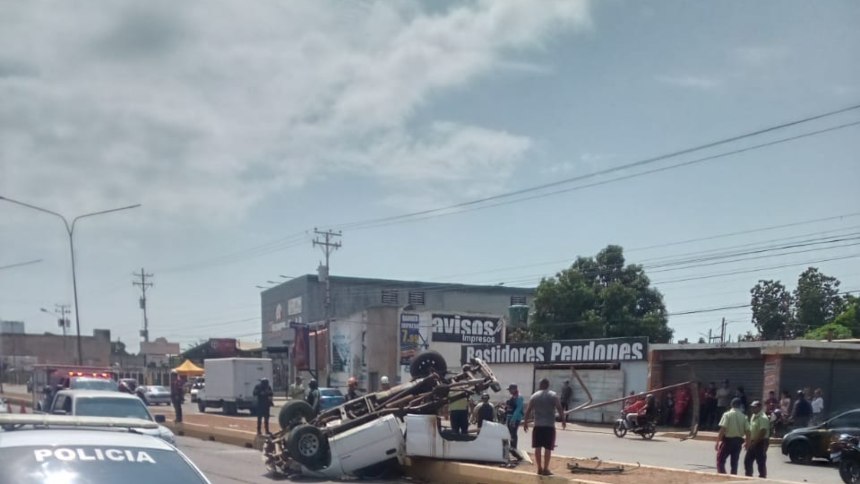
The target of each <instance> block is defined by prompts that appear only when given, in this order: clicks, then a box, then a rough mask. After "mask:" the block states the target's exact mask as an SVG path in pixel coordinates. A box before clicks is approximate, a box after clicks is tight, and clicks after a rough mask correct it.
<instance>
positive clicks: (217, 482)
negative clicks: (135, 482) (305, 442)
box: [176, 437, 410, 484]
mask: <svg viewBox="0 0 860 484" xmlns="http://www.w3.org/2000/svg"><path fill="white" fill-rule="evenodd" d="M176 446H177V447H179V449H180V450H181V451H182V452H184V453H185V455H187V456H188V458H189V459H191V461H192V462H194V463H195V464H196V465H197V467H199V468H200V470H201V471H203V474H205V475H206V477H208V478H209V480H210V481H212V484H256V483H271V482H278V481H280V482H290V481H289V480H288V479H283V480H276V479H273V478H271V477H269V476H268V475H267V474H266V469H265V467H263V460H262V458H261V457H260V452H259V451H256V450H253V449H243V448H241V447H236V446H233V445H227V444H220V443H218V442H210V441H207V440H200V439H193V438H190V437H177V438H176ZM298 482H308V483H321V484H324V483H334V482H341V481H323V480H316V479H308V478H301V479H300V480H299V481H298ZM361 482H362V483H367V484H374V481H361ZM407 482H410V481H397V480H391V481H384V482H382V481H377V484H400V483H407Z"/></svg>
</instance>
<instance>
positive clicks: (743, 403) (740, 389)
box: [735, 385, 747, 414]
mask: <svg viewBox="0 0 860 484" xmlns="http://www.w3.org/2000/svg"><path fill="white" fill-rule="evenodd" d="M735 397H736V398H739V399H740V401H741V412H742V413H744V414H746V413H747V394H746V392H744V387H743V385H739V386H738V391H737V393H735Z"/></svg>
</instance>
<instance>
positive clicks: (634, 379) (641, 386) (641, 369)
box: [621, 361, 648, 395]
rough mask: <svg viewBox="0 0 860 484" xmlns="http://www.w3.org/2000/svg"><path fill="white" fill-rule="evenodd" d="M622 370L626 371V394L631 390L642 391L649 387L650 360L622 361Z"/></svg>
mask: <svg viewBox="0 0 860 484" xmlns="http://www.w3.org/2000/svg"><path fill="white" fill-rule="evenodd" d="M621 371H622V372H623V373H624V394H625V395H628V394H629V393H630V392H631V391H633V392H636V393H640V392H644V391H645V390H647V389H648V362H647V361H622V362H621Z"/></svg>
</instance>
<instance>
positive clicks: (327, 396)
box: [320, 388, 346, 411]
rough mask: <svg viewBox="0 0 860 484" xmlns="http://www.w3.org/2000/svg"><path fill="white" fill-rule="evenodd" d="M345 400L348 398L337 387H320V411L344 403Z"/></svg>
mask: <svg viewBox="0 0 860 484" xmlns="http://www.w3.org/2000/svg"><path fill="white" fill-rule="evenodd" d="M344 401H346V398H345V397H344V396H343V393H341V392H340V390H338V389H337V388H320V411H323V410H328V409H330V408H334V407H337V406H339V405H342V404H343V402H344Z"/></svg>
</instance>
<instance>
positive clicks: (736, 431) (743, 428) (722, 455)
mask: <svg viewBox="0 0 860 484" xmlns="http://www.w3.org/2000/svg"><path fill="white" fill-rule="evenodd" d="M731 405H732V408H731V410H729V411H728V412H726V413H724V414H723V416H722V418H720V433H719V435H718V436H717V443H716V445H715V446H714V449H716V451H717V472H718V473H720V474H725V473H726V459H729V458H731V465H732V474H733V475H737V473H738V460H740V457H741V448H743V446H744V439H748V438H749V435H750V423H749V420H747V417H746V415H744V413H743V412H741V400H740V399H739V398H735V399H732V402H731Z"/></svg>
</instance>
